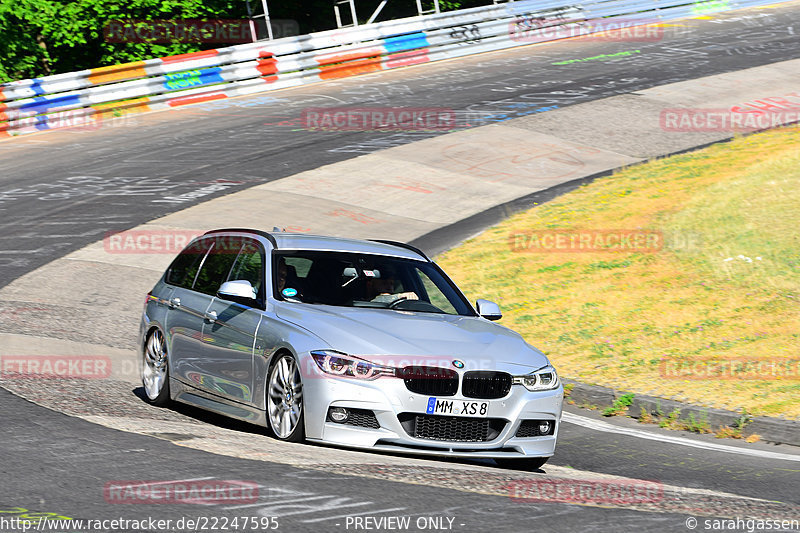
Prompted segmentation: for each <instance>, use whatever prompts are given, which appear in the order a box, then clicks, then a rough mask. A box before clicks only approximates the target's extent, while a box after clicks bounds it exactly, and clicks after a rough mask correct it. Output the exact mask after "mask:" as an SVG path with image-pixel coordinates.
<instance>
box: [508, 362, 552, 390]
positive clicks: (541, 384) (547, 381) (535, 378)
mask: <svg viewBox="0 0 800 533" xmlns="http://www.w3.org/2000/svg"><path fill="white" fill-rule="evenodd" d="M513 383H514V385H524V386H525V388H526V389H528V390H529V391H539V390H552V389H555V388H557V387H558V374H557V373H556V369H555V368H553V367H552V366H546V367H544V368H540V369H539V370H537V371H536V372H533V373H531V374H526V375H524V376H514V381H513Z"/></svg>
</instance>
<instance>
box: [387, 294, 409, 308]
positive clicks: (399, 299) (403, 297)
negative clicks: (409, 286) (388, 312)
mask: <svg viewBox="0 0 800 533" xmlns="http://www.w3.org/2000/svg"><path fill="white" fill-rule="evenodd" d="M406 300H408V296H401V297H400V298H398V299H397V300H394V301H393V302H392V303H390V304H389V309H394V308H395V306H396V305H397V304H399V303H401V302H405V301H406Z"/></svg>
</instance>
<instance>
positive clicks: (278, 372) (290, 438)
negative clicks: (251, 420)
mask: <svg viewBox="0 0 800 533" xmlns="http://www.w3.org/2000/svg"><path fill="white" fill-rule="evenodd" d="M267 376H268V377H267V390H266V396H267V402H266V404H267V413H266V415H267V427H268V428H269V429H270V430H271V431H272V434H273V436H274V437H275V438H276V439H278V440H282V441H285V442H302V441H303V440H304V439H305V436H306V429H305V409H304V407H303V383H302V381H301V378H300V368H299V366H298V365H297V361H296V360H295V358H294V357H293V356H291V355H290V354H288V353H283V354H278V355H276V356H275V360H274V361H273V362H272V364H271V365H270V369H269V374H268V375H267Z"/></svg>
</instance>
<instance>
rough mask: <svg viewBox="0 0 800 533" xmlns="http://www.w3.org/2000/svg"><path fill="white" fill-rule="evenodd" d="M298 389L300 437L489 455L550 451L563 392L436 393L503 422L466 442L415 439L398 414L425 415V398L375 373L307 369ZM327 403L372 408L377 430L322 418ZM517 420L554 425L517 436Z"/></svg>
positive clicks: (394, 448) (432, 452) (520, 389)
mask: <svg viewBox="0 0 800 533" xmlns="http://www.w3.org/2000/svg"><path fill="white" fill-rule="evenodd" d="M307 368H308V367H307ZM303 393H304V397H305V417H306V437H307V439H308V440H310V441H316V442H323V443H326V444H333V445H338V446H345V447H353V448H370V449H374V450H383V451H389V452H401V453H414V454H424V455H438V456H458V457H475V458H493V459H496V458H525V457H549V456H551V455H553V453H554V451H555V446H556V440H557V438H558V431H559V426H560V422H561V408H562V403H563V396H564V391H563V388H562V387H561V386H560V385H559V387H558V388H556V389H554V390H550V391H539V392H530V391H528V390H527V389H526V388H525V387H523V386H522V385H513V386H512V387H511V391H510V392H509V394H507V395H506V396H505V397H503V398H500V399H496V400H477V399H475V398H466V397H464V396H462V395H461V393H460V390H459V393H457V394H456V395H455V396H448V397H441V398H442V399H446V400H453V401H456V402H457V401H459V400H463V401H481V402H482V401H486V402H488V403H489V407H488V411H487V418H489V419H496V420H502V421H504V424H503V426H502V429H501V430H500V431H499V433H498V434H497V435H496V436H494V437H493V438H492V439H491V440H487V441H485V442H472V441H469V442H467V441H444V440H433V439H429V438H416V437H414V436H412V435H411V434H409V432H407V431H406V429H405V428H404V426H403V424H402V423H401V421H400V418H398V417H399V415H402V414H406V413H414V414H421V415H425V414H426V409H427V405H428V399H429V398H430V396H427V395H422V394H417V393H414V392H411V391H409V390H408V389H407V388H406V386H405V383H404V382H403V380H402V379H398V378H386V377H381V378H378V379H376V380H374V381H362V380H356V379H352V378H336V377H332V376H329V375H326V374H323V373H322V372H321V371H319V372H315V370H312V371H311V375H307V376H304V378H303ZM330 407H344V408H346V409H365V410H369V411H372V412H373V413H374V414H375V418H376V419H377V421H378V423H379V424H380V428H378V429H372V428H366V427H358V426H353V425H348V424H342V423H336V422H332V421H330V420H328V419H327V413H328V409H329V408H330ZM406 416H408V415H406ZM471 420H474V419H471ZM523 420H549V421H552V422H553V424H554V425H555V429H554V431H553V433H552V434H551V435H546V436H538V437H517V436H516V433H517V429H518V428H519V425H520V423H521V422H522V421H523Z"/></svg>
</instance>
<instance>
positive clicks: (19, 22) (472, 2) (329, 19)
mask: <svg viewBox="0 0 800 533" xmlns="http://www.w3.org/2000/svg"><path fill="white" fill-rule="evenodd" d="M379 3H380V0H356V9H357V14H358V18H359V21H360V22H362V23H363V22H365V21H366V19H368V18H369V16H370V15H371V14H372V12H373V11H374V10H375V8H376V7H377V5H378V4H379ZM489 3H490V0H442V1H440V6H441V7H442V9H445V10H452V9H461V8H466V7H474V6H478V5H486V4H489ZM268 4H269V10H270V16H271V17H272V18H274V19H292V20H295V21H297V23H298V25H299V27H300V33H301V34H305V33H310V32H314V31H321V30H328V29H332V28H335V27H336V22H335V18H334V11H333V0H301V1H299V2H296V1H292V0H269V2H268ZM250 5H251V7H252V8H253V9H254V10H258V11H257V12H259V13H260V12H261V0H250ZM423 6H425V7H431V6H432V2H431V0H427V1H425V2H423ZM344 7H345V8H346V6H344ZM416 14H417V11H416V2H415V0H389V2H388V3H387V5H386V7H385V8H384V9H383V11H382V12H381V13H380V15H379V17H378V19H377V21H378V22H380V21H385V20H390V19H396V18H401V17H408V16H414V15H416ZM247 16H248V12H247V2H246V0H0V82H6V81H11V80H18V79H24V78H34V77H38V76H47V75H49V74H59V73H62V72H70V71H74V70H82V69H88V68H94V67H101V66H106V65H116V64H119V63H127V62H130V61H138V60H142V59H150V58H154V57H162V56H167V55H174V54H183V53H187V52H195V51H198V50H203V49H207V48H218V47H222V46H226V45H225V44H219V43H217V44H198V43H172V44H155V43H110V42H106V41H105V39H104V36H103V27H104V26H105V24H106V23H107V22H109V21H114V20H153V19H214V18H220V19H241V18H247ZM347 16H348V17H349V13H348V15H347ZM345 20H349V18H348V19H345Z"/></svg>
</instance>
